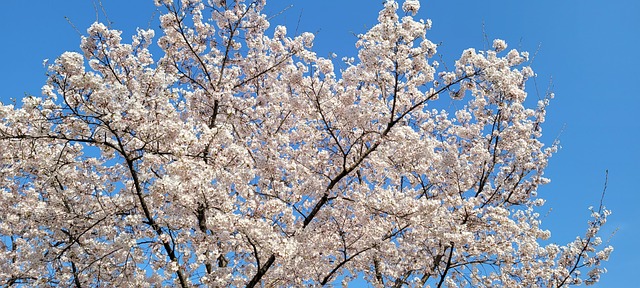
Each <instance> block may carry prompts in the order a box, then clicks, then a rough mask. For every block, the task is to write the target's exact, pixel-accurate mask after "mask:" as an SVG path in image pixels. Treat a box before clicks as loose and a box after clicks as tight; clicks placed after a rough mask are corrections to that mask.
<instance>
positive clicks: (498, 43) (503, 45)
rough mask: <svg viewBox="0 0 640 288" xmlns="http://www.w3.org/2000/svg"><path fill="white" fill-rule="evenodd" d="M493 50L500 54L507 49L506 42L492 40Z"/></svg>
mask: <svg viewBox="0 0 640 288" xmlns="http://www.w3.org/2000/svg"><path fill="white" fill-rule="evenodd" d="M493 49H495V50H496V52H502V51H504V49H507V42H505V41H504V40H502V39H495V40H493Z"/></svg>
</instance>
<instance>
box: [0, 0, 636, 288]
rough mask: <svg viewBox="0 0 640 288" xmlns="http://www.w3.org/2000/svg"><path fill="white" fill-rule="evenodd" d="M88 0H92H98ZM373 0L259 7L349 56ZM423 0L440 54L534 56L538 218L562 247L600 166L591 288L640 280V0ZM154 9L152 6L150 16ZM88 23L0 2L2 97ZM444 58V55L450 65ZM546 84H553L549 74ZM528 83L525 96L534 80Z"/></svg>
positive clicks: (116, 6)
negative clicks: (598, 241)
mask: <svg viewBox="0 0 640 288" xmlns="http://www.w3.org/2000/svg"><path fill="white" fill-rule="evenodd" d="M96 2H97V1H96ZM102 2H103V6H104V8H105V10H106V11H107V16H108V19H109V20H110V21H112V22H113V27H114V28H116V29H120V30H124V35H125V36H126V37H128V36H129V35H131V34H132V33H134V32H135V27H137V26H140V27H143V28H148V27H151V28H157V24H156V23H157V22H155V21H156V19H157V16H158V15H157V12H155V9H156V8H155V7H154V6H153V4H152V2H153V1H151V0H136V1H130V0H129V1H125V0H103V1H102ZM381 3H382V0H374V1H372V0H350V1H345V0H342V1H336V0H323V1H309V0H277V1H276V0H272V1H271V3H270V4H269V5H268V7H269V8H268V11H267V12H268V13H270V14H277V13H278V12H279V11H281V10H282V9H284V8H285V7H288V6H289V5H293V7H291V8H289V9H287V10H286V11H284V12H283V13H281V14H279V15H278V16H276V17H275V18H274V19H273V22H276V23H281V24H286V25H287V26H288V27H289V29H288V30H289V31H290V32H294V31H295V29H296V28H295V27H296V26H299V27H298V31H299V32H302V31H310V32H317V37H316V42H315V43H316V44H315V50H316V51H317V52H318V53H319V54H320V55H329V53H332V52H334V53H336V54H338V55H339V57H341V56H355V47H354V43H355V40H356V38H355V36H354V33H355V34H358V33H363V32H364V31H365V29H366V27H371V26H372V25H373V24H375V20H376V17H377V11H378V10H379V9H380V8H381V7H382V4H381ZM604 3H605V1H598V0H586V1H584V0H583V1H577V0H565V1H554V0H538V1H512V0H492V1H471V0H466V1H463V0H460V1H442V0H441V1H421V4H422V9H421V11H420V13H419V14H418V17H420V18H425V19H426V18H429V19H432V21H433V28H432V30H431V31H430V32H428V34H427V35H428V37H429V38H430V39H431V40H432V41H433V42H435V43H441V44H442V45H441V47H440V49H439V52H440V53H442V54H443V57H444V59H445V60H447V59H449V60H451V59H454V58H455V57H458V56H459V55H460V53H461V52H462V50H463V49H465V48H468V47H474V48H477V49H483V48H485V47H486V45H487V44H486V41H485V40H484V33H486V35H487V36H488V38H489V39H490V40H491V39H494V38H501V39H504V40H506V41H507V43H508V44H509V45H510V47H511V48H518V49H522V50H527V51H530V52H532V54H533V53H536V56H535V59H534V62H533V65H532V66H533V68H534V71H536V72H537V73H538V78H537V79H536V83H537V90H538V91H539V93H540V94H541V95H543V94H544V92H545V91H546V90H547V89H549V88H551V89H552V90H553V91H554V92H555V94H556V98H555V99H554V100H553V101H552V102H551V106H550V107H549V110H548V117H547V123H546V125H545V126H543V128H544V131H545V139H546V142H547V143H551V142H552V141H553V140H554V139H556V138H558V139H559V140H560V143H561V146H562V149H561V150H560V151H559V152H558V153H557V154H556V155H555V156H554V157H553V158H552V159H551V162H550V166H549V168H548V170H547V173H546V175H547V176H548V177H550V178H551V179H552V183H551V184H549V185H547V186H544V187H543V188H542V189H541V190H540V191H539V195H541V196H542V197H543V198H546V199H548V202H547V205H546V206H545V207H546V208H551V209H552V210H551V212H550V213H549V214H548V216H546V217H545V218H544V219H543V224H544V226H545V227H547V228H549V229H551V231H552V241H554V242H557V243H558V244H564V243H566V242H568V241H571V240H572V239H573V238H574V237H575V236H576V235H579V234H583V232H584V230H585V228H586V221H587V220H588V216H589V211H588V210H587V207H589V206H591V205H593V206H597V204H598V201H599V199H600V194H601V192H602V189H603V184H604V180H605V170H607V169H608V170H609V182H608V189H607V194H606V198H605V204H606V206H607V207H608V208H609V209H611V210H613V215H611V216H610V218H609V222H608V224H607V226H606V227H605V231H604V234H603V236H604V238H605V240H607V239H608V238H609V236H610V235H611V234H612V233H613V232H614V231H616V230H617V232H616V233H615V235H614V236H613V237H612V238H611V241H610V243H611V244H612V245H614V247H615V250H614V253H613V254H612V256H611V259H610V261H609V262H608V263H607V264H606V266H605V267H606V268H607V269H608V270H609V273H607V274H605V275H603V278H602V281H601V283H600V284H599V285H597V286H596V287H632V286H633V285H636V284H635V283H637V282H636V281H637V279H636V278H637V276H636V275H634V274H635V273H636V271H635V270H636V265H635V263H636V262H637V259H638V258H639V257H640V249H638V248H637V247H636V245H637V243H639V240H638V239H640V221H639V219H640V217H638V213H637V211H638V210H639V207H638V205H639V203H640V193H639V192H640V191H639V189H638V186H639V185H637V183H635V181H638V179H640V175H638V172H640V169H639V166H640V165H639V163H640V150H639V149H638V141H639V140H640V121H638V119H637V118H638V114H639V112H637V110H638V109H639V108H640V97H639V96H640V95H639V94H640V93H639V92H638V89H637V88H636V87H635V86H636V85H639V84H640V72H638V68H640V56H639V55H638V53H640V51H639V50H638V48H639V47H640V1H637V0H610V1H606V4H604ZM154 13H155V15H154ZM65 16H66V17H68V18H69V20H70V21H71V22H72V23H73V25H74V26H75V27H77V29H78V30H80V31H81V32H84V31H85V30H86V28H87V27H88V26H89V25H90V24H91V23H92V22H93V21H95V20H96V17H98V18H99V19H100V20H101V21H105V20H106V18H105V16H104V14H103V13H102V12H101V11H98V13H96V10H95V9H94V5H93V4H92V1H89V0H66V1H6V3H3V9H0V28H1V30H0V31H1V32H0V33H1V34H0V37H1V39H2V41H1V43H2V45H0V63H2V69H0V79H2V80H1V81H2V84H3V85H2V87H3V89H2V91H0V99H1V100H2V101H3V102H4V103H6V102H7V101H9V99H11V98H13V99H20V98H21V97H23V96H24V95H25V93H26V94H35V95H39V93H40V87H41V86H42V85H43V84H44V83H45V78H46V77H45V72H46V71H45V69H44V68H43V66H42V61H43V60H44V59H51V60H53V59H55V58H56V57H57V56H58V55H60V54H61V53H62V52H64V51H68V50H73V51H77V50H78V49H79V48H78V45H79V41H80V39H79V35H78V32H77V31H76V30H75V29H74V28H73V27H72V25H71V24H69V22H68V21H67V20H66V19H65ZM448 64H451V62H448ZM551 81H552V83H551ZM533 84H534V83H533V81H531V83H530V84H529V85H530V89H529V92H530V95H531V96H530V97H535V93H536V87H534V85H533Z"/></svg>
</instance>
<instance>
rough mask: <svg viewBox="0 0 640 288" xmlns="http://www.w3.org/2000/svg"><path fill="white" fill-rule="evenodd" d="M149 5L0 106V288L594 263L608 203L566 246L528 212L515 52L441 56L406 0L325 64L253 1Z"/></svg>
mask: <svg viewBox="0 0 640 288" xmlns="http://www.w3.org/2000/svg"><path fill="white" fill-rule="evenodd" d="M156 4H157V5H158V6H160V7H162V9H164V10H163V11H164V12H163V14H162V15H161V16H160V23H161V30H160V33H159V34H160V36H159V37H157V38H156V36H155V34H156V32H154V30H143V29H138V31H137V34H136V35H135V36H134V37H133V38H132V39H131V40H130V41H124V40H123V39H122V37H121V32H120V31H117V30H113V29H111V28H109V27H108V26H107V25H104V24H102V23H95V24H93V25H91V27H89V28H88V29H87V33H86V36H84V37H82V40H81V49H82V51H81V52H80V53H79V52H65V53H64V54H62V55H61V56H60V57H58V58H57V59H56V60H55V61H54V62H53V63H52V64H51V65H49V67H48V69H49V70H48V71H49V72H48V81H47V83H46V84H45V85H44V86H43V88H42V96H28V97H24V98H23V100H22V103H21V104H20V105H9V104H3V105H2V106H0V159H1V162H0V163H1V164H0V205H2V206H1V207H0V209H2V211H3V213H1V214H0V237H1V239H2V240H1V241H0V284H1V285H3V286H12V285H28V286H43V287H46V286H72V287H114V286H125V285H130V286H136V287H138V286H139V287H156V286H162V285H174V286H179V287H192V286H212V287H223V286H239V287H240V286H245V287H254V286H302V285H311V286H315V285H330V284H331V285H333V284H337V283H340V282H342V283H349V282H350V281H352V280H354V279H356V278H360V279H363V280H364V281H367V282H369V283H371V284H372V285H374V286H376V287H377V286H392V287H401V286H407V285H408V286H420V287H423V286H427V287H494V286H506V287H564V286H568V285H573V284H580V283H583V282H584V283H587V284H592V283H595V282H597V281H598V279H599V276H600V274H601V273H602V272H604V269H603V268H602V267H601V262H602V261H605V260H607V259H608V257H609V254H610V253H611V251H612V248H611V247H602V245H601V244H602V241H601V239H600V238H599V237H598V232H599V229H600V227H601V226H602V225H603V224H604V223H605V222H606V217H607V215H609V211H607V210H606V209H605V208H604V207H603V206H602V203H600V205H599V206H598V207H596V208H594V209H592V212H593V213H592V219H591V220H590V221H589V222H588V230H587V231H586V233H585V235H583V236H580V237H577V238H576V240H575V241H572V242H570V243H568V244H566V245H563V246H561V245H557V244H553V243H550V242H549V241H548V239H549V237H550V232H549V231H547V230H544V229H542V228H540V223H541V221H540V216H539V215H538V213H537V209H538V208H539V207H540V206H542V205H544V200H543V199H542V198H540V197H539V196H538V195H537V190H538V187H539V186H540V185H543V184H545V183H547V182H548V181H549V180H548V179H546V178H545V177H544V175H543V174H544V169H545V167H546V166H547V163H548V160H549V158H550V157H551V155H552V154H553V153H554V152H555V150H556V146H555V143H552V145H548V146H545V145H544V144H543V143H542V142H541V140H540V139H541V137H542V124H543V122H544V120H545V109H546V107H547V105H548V104H549V99H550V98H552V96H553V95H551V94H550V95H547V97H545V98H543V99H540V100H539V101H538V102H537V105H535V101H533V102H532V101H531V100H529V101H526V99H527V92H526V89H525V86H526V85H525V84H526V83H527V80H528V79H530V78H532V77H535V73H534V72H533V70H532V68H531V67H529V65H528V63H529V62H528V59H529V54H528V53H527V52H521V51H517V50H515V49H508V48H507V47H508V46H507V44H506V42H505V41H503V40H500V39H496V40H494V41H493V47H492V49H490V50H487V51H478V50H475V49H467V50H465V51H463V52H462V53H461V56H460V57H459V58H458V60H456V61H455V63H454V64H453V65H450V66H451V67H450V69H447V65H439V63H438V61H436V60H434V58H435V57H434V56H436V55H437V53H438V52H437V48H438V45H436V44H435V43H433V42H432V41H430V40H429V39H427V37H426V31H427V30H428V29H430V26H431V22H430V21H429V20H426V21H423V20H416V19H414V16H415V14H416V13H417V11H418V9H419V8H420V3H419V1H417V0H406V1H405V2H403V3H397V2H396V1H386V2H385V3H384V4H383V7H382V10H381V11H380V13H379V16H378V23H377V24H376V25H375V26H373V27H372V28H371V29H369V30H368V31H367V32H366V33H364V34H361V35H359V36H358V40H357V42H356V43H355V45H356V47H357V48H358V55H357V58H343V59H341V60H339V59H336V57H334V56H333V55H332V56H331V57H328V58H324V57H320V56H318V55H317V54H316V53H314V52H313V50H312V46H313V41H314V34H312V33H301V34H299V35H291V34H290V33H288V32H287V28H286V27H283V26H276V27H271V26H270V23H269V21H268V16H267V15H264V13H263V12H262V9H263V8H264V5H266V3H265V1H264V0H255V1H243V0H237V1H224V0H209V1H202V0H182V1H173V0H162V1H159V0H156ZM154 42H155V44H154ZM156 44H157V45H158V46H159V48H160V50H159V51H161V55H152V54H151V52H150V50H152V49H151V45H156ZM338 62H339V63H340V64H341V65H342V67H344V68H341V69H338V71H336V69H335V67H334V63H338ZM441 66H444V67H441ZM443 101H444V103H453V105H442V104H438V103H440V102H443ZM525 101H526V103H525ZM530 103H534V107H527V106H528V105H529V104H530Z"/></svg>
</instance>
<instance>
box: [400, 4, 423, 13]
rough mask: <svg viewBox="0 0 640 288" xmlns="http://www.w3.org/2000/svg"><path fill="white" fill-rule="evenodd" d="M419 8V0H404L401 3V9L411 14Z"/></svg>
mask: <svg viewBox="0 0 640 288" xmlns="http://www.w3.org/2000/svg"><path fill="white" fill-rule="evenodd" d="M418 10H420V1H418V0H406V1H404V3H403V4H402V11H404V12H405V13H409V14H411V15H416V13H418Z"/></svg>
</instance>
